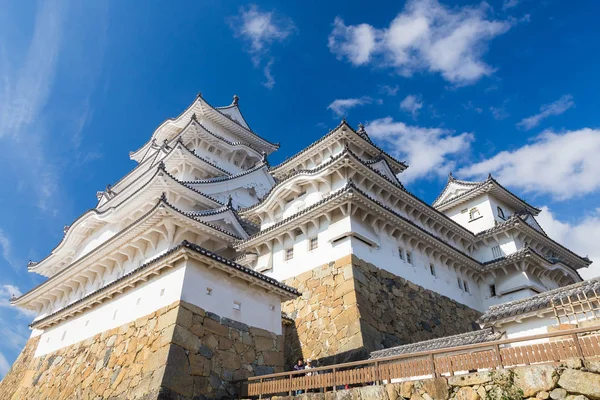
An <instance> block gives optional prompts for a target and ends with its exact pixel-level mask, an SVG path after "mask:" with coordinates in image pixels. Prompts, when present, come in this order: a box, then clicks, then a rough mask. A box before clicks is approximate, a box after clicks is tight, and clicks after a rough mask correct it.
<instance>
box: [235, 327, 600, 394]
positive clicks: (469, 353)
mask: <svg viewBox="0 0 600 400" xmlns="http://www.w3.org/2000/svg"><path fill="white" fill-rule="evenodd" d="M528 341H536V343H530V344H528V343H523V342H528ZM594 357H600V326H595V327H587V328H578V329H570V330H565V331H557V332H553V333H546V334H541V335H533V336H527V337H522V338H514V339H505V340H499V341H495V342H485V343H479V344H474V345H467V346H458V347H451V348H444V349H437V350H432V351H428V352H419V353H411V354H402V355H398V356H391V357H385V358H379V359H374V360H366V361H358V362H352V363H345V364H337V365H330V366H326V367H319V368H314V369H310V370H304V371H292V372H282V373H277V374H271V375H262V376H256V377H252V378H248V380H247V381H244V382H243V385H242V388H241V393H242V395H243V396H250V397H258V398H259V399H262V398H263V397H265V396H270V395H275V394H282V395H292V394H294V393H295V392H296V391H304V392H307V391H310V390H311V389H312V390H319V391H329V390H333V391H335V390H339V389H342V388H345V387H346V386H357V385H368V384H379V383H381V382H382V381H388V382H390V381H391V380H393V379H394V380H397V379H402V380H409V379H411V378H412V379H415V378H423V379H426V378H430V377H438V376H442V375H444V376H453V375H455V374H464V373H469V372H474V371H478V370H490V369H500V368H512V367H516V366H521V365H531V364H542V363H558V362H560V361H564V360H567V359H569V358H580V359H588V358H594ZM307 372H310V373H311V375H310V376H308V375H307Z"/></svg>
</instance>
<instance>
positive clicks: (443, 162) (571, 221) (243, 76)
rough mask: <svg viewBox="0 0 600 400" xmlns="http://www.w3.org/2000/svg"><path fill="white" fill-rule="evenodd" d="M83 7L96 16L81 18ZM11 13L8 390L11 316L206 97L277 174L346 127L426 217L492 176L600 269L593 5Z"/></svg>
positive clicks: (130, 7) (5, 270) (14, 339)
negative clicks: (101, 193) (171, 126)
mask: <svg viewBox="0 0 600 400" xmlns="http://www.w3.org/2000/svg"><path fill="white" fill-rule="evenodd" d="M83 3H85V4H83ZM577 5H578V7H573V6H572V4H569V3H568V2H561V1H551V0H547V1H526V0H497V1H491V2H489V3H479V2H470V1H456V2H452V1H449V0H448V1H444V2H442V3H440V2H437V1H435V0H414V1H408V2H407V3H406V4H404V3H403V2H401V1H398V2H385V1H369V2H361V1H348V0H346V1H329V2H322V1H304V2H281V3H280V2H274V1H265V2H260V3H241V2H240V3H236V2H221V1H204V2H198V1H189V2H185V1H181V2H178V3H177V5H176V6H175V5H174V4H173V3H172V2H159V1H147V2H145V3H144V6H143V7H141V6H140V3H139V2H117V1H106V2H100V1H97V2H70V3H68V2H64V1H45V2H38V3H36V2H34V1H29V2H7V3H6V4H4V5H3V12H2V13H0V146H1V148H2V149H3V152H2V153H3V156H2V157H0V184H1V187H2V191H1V192H0V204H1V205H2V207H0V321H1V322H2V323H1V324H0V337H2V338H3V339H4V340H2V341H0V376H2V375H3V374H4V373H5V372H6V371H7V369H8V367H9V365H10V364H11V363H12V361H13V360H14V359H15V358H16V356H17V355H18V353H19V351H20V349H21V347H22V346H23V345H24V343H25V341H26V339H27V337H28V335H29V332H28V328H27V324H28V323H29V322H30V319H31V315H29V314H27V313H23V312H20V311H17V310H15V309H12V308H10V307H9V305H8V301H9V298H10V296H11V295H12V294H16V295H19V294H20V293H23V292H25V291H27V290H29V289H30V288H31V287H32V286H34V285H35V284H37V283H40V282H41V281H42V279H41V277H39V276H36V275H34V274H29V273H27V267H26V264H27V261H28V260H39V259H41V258H43V257H44V256H46V255H47V254H48V253H49V252H50V251H51V250H52V248H53V247H54V246H55V245H56V244H57V243H58V242H59V241H60V239H61V238H62V235H63V229H62V228H63V226H65V225H69V224H70V223H71V222H72V221H73V220H74V219H75V218H76V217H77V216H79V215H80V214H81V213H82V212H84V211H85V210H87V209H89V208H92V207H94V206H95V203H96V202H95V200H96V199H95V193H96V191H97V190H102V189H103V188H104V187H105V186H106V184H108V183H113V182H115V181H117V180H118V179H119V178H120V177H121V176H122V175H123V174H125V173H126V172H127V171H129V170H130V169H131V168H133V166H134V163H133V162H132V161H130V160H129V159H128V152H129V151H131V150H135V149H137V148H138V147H139V146H141V145H142V144H143V143H144V142H145V141H146V140H147V139H148V137H149V136H150V135H151V134H152V132H153V130H154V129H155V128H156V127H157V126H158V125H159V124H160V123H161V122H162V121H163V120H164V119H166V118H168V117H173V116H176V115H178V114H179V113H180V112H181V111H182V110H183V109H184V108H185V107H186V106H187V105H188V104H189V103H190V102H191V101H192V100H193V99H194V97H195V95H196V93H197V92H202V94H203V96H204V97H205V98H206V99H207V100H208V101H209V102H211V103H212V104H214V105H226V104H229V103H230V102H231V98H232V96H233V94H238V95H239V96H240V105H241V107H242V110H243V112H244V115H245V117H246V119H247V120H248V121H249V123H250V125H251V126H252V128H253V129H254V130H255V131H256V132H257V133H259V134H260V135H262V136H263V137H265V138H267V139H269V140H271V141H275V142H281V149H280V150H279V151H277V152H276V153H275V154H273V155H272V156H271V157H270V161H271V163H272V164H276V163H278V162H280V161H282V160H284V159H285V158H286V157H288V156H290V155H292V154H294V153H295V152H297V151H299V150H300V149H302V148H303V147H304V146H306V145H308V144H309V143H311V142H312V141H314V140H316V139H318V138H319V137H320V136H322V135H323V134H325V133H326V132H327V131H328V129H330V128H332V127H334V126H336V125H337V124H338V123H339V121H340V119H341V118H342V117H346V118H347V120H348V122H349V123H351V124H352V125H354V126H356V125H357V124H358V123H359V122H362V123H364V124H365V125H366V126H367V130H368V132H369V133H370V134H371V136H372V137H373V138H374V139H375V140H376V141H377V142H378V143H380V144H381V145H382V146H384V147H385V148H386V149H387V150H389V151H390V152H391V153H393V154H395V155H397V156H398V158H400V159H402V160H407V161H408V163H409V165H411V167H410V168H409V169H408V170H407V172H406V173H405V174H403V175H402V176H401V177H400V178H401V180H402V181H403V182H404V183H405V185H406V186H407V187H408V188H409V189H410V190H412V191H413V192H414V193H415V194H417V195H419V196H420V197H422V198H423V199H425V200H426V201H429V202H431V201H432V200H433V199H434V198H435V197H436V196H437V194H438V193H439V191H440V190H441V189H442V187H443V185H444V183H445V181H446V176H447V174H448V172H449V171H454V174H455V176H458V177H460V178H464V179H480V178H482V177H485V176H487V174H488V172H491V173H493V174H494V176H495V177H497V178H498V179H499V180H500V181H501V182H502V183H503V184H505V185H506V186H508V187H509V188H511V189H512V190H514V191H515V192H516V193H517V194H519V195H521V196H523V197H525V198H527V199H528V200H529V201H530V202H531V203H533V204H535V205H537V206H540V207H543V208H544V212H543V213H542V214H541V215H540V221H541V223H542V225H543V227H544V228H545V229H546V230H547V232H549V234H550V235H551V236H552V237H554V238H556V239H557V240H559V241H561V242H562V243H564V244H566V245H567V246H569V247H570V248H572V249H573V250H575V251H577V252H579V253H581V254H583V255H585V254H589V256H590V257H591V258H592V259H596V260H597V261H598V266H597V267H595V269H594V268H592V269H591V271H588V272H586V273H584V276H587V277H591V276H595V275H599V274H600V250H598V249H597V239H596V238H598V237H600V205H599V203H598V199H599V197H598V190H599V188H600V174H598V173H597V171H599V170H600V158H599V157H598V156H597V155H598V153H599V152H600V128H599V124H600V113H599V112H598V111H599V109H598V101H597V94H598V93H599V92H600V80H599V79H597V71H598V70H599V69H600V40H599V39H600V30H599V29H598V27H597V21H596V17H595V16H597V15H598V13H599V12H600V4H598V3H597V2H591V1H590V2H577Z"/></svg>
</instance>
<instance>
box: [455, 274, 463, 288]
mask: <svg viewBox="0 0 600 400" xmlns="http://www.w3.org/2000/svg"><path fill="white" fill-rule="evenodd" d="M456 282H457V283H458V288H459V289H460V290H463V285H462V279H460V277H457V278H456Z"/></svg>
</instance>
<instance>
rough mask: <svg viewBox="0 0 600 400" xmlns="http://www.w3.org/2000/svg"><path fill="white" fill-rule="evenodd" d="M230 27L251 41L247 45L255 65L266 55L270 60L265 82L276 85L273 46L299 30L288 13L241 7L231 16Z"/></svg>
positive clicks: (258, 64)
mask: <svg viewBox="0 0 600 400" xmlns="http://www.w3.org/2000/svg"><path fill="white" fill-rule="evenodd" d="M227 23H228V24H229V27H230V28H231V29H232V30H233V32H234V35H235V37H239V38H242V39H243V40H244V41H245V42H247V43H249V47H248V48H247V49H246V51H247V52H248V53H250V55H251V56H252V63H253V64H254V67H255V68H258V67H260V65H261V64H262V62H263V59H264V58H268V59H269V61H268V62H267V64H266V65H265V66H263V73H264V75H265V79H266V81H265V83H263V85H264V86H265V87H266V88H268V89H272V88H273V86H274V85H275V79H274V78H273V75H272V71H271V69H272V66H273V57H272V56H270V53H271V46H272V45H273V44H274V43H281V42H283V41H284V40H285V39H287V38H288V37H289V36H290V35H292V34H293V33H295V32H296V31H297V29H296V26H295V25H294V22H293V21H292V20H291V19H290V18H287V17H284V16H281V15H278V14H276V13H275V12H274V11H262V10H260V9H259V8H258V6H257V5H255V4H252V5H250V6H248V7H241V8H240V10H239V13H238V14H237V15H235V16H233V17H229V18H228V19H227Z"/></svg>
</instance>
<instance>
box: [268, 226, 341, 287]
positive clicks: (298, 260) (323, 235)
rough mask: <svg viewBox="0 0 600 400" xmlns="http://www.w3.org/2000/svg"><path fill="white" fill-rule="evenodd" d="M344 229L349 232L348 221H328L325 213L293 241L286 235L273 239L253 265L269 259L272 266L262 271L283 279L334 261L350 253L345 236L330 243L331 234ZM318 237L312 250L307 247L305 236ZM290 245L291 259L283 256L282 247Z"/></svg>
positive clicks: (306, 237)
mask: <svg viewBox="0 0 600 400" xmlns="http://www.w3.org/2000/svg"><path fill="white" fill-rule="evenodd" d="M345 232H350V221H349V219H348V218H339V215H338V219H337V220H336V219H333V220H332V223H331V224H329V222H328V221H327V219H326V218H325V217H321V218H320V220H319V228H318V229H317V228H316V227H315V226H314V225H312V224H311V225H309V228H308V230H307V234H306V235H305V234H300V235H298V236H297V237H296V240H295V241H292V240H291V238H289V237H286V239H285V240H284V243H283V244H279V243H276V244H275V246H274V247H273V250H272V258H271V257H264V256H263V257H260V258H259V260H258V264H257V269H259V270H260V269H261V268H262V267H264V266H266V265H263V263H266V262H268V261H269V259H271V260H272V266H273V267H272V269H271V270H268V271H264V272H263V273H264V274H266V275H268V276H271V277H272V278H275V279H277V280H280V281H282V280H285V279H288V278H291V277H294V276H298V275H300V274H301V273H303V272H306V271H310V270H311V269H313V268H316V267H318V266H320V265H323V264H325V263H327V262H330V261H335V260H337V259H339V258H342V257H344V256H346V255H348V254H351V246H350V242H349V241H348V240H346V241H344V240H342V241H339V242H336V243H332V242H331V240H332V239H333V238H337V237H339V236H340V235H342V234H343V233H345ZM315 236H317V237H318V240H319V245H318V248H317V249H315V250H312V251H310V250H309V239H310V238H312V237H315ZM290 247H293V248H294V257H293V258H292V259H291V260H288V261H286V260H285V250H286V249H287V248H290Z"/></svg>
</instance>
